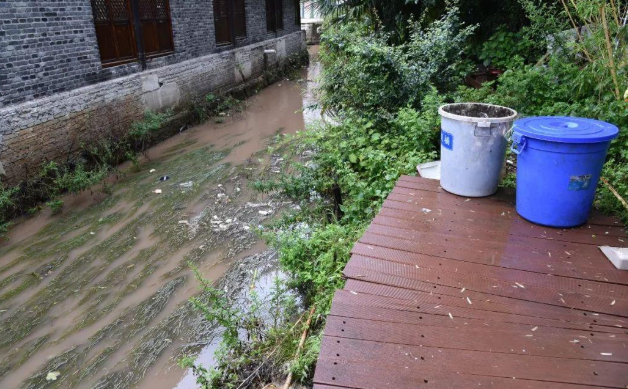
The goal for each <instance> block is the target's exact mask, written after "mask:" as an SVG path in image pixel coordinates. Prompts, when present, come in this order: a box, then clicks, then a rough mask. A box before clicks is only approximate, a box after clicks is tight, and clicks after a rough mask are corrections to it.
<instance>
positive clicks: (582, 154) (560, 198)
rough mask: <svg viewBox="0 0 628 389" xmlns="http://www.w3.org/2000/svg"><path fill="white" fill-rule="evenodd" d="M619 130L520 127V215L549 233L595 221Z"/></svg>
mask: <svg viewBox="0 0 628 389" xmlns="http://www.w3.org/2000/svg"><path fill="white" fill-rule="evenodd" d="M618 134H619V129H618V128H617V127H616V126H614V125H612V124H609V123H605V122H602V121H599V120H592V119H583V118H575V117H554V116H544V117H530V118H525V119H520V120H517V121H516V122H515V125H514V133H513V137H512V138H513V144H512V151H513V152H514V153H515V154H517V213H519V215H521V216H522V217H523V218H525V219H527V220H529V221H531V222H533V223H536V224H541V225H544V226H549V227H562V228H566V227H576V226H579V225H581V224H584V223H585V222H586V221H587V219H588V218H589V213H590V212H591V207H592V206H593V199H594V197H595V189H596V187H597V184H598V181H599V179H600V174H601V172H602V167H603V166H604V161H605V159H606V153H607V151H608V147H609V145H610V143H611V141H612V140H613V139H615V138H616V137H617V136H618Z"/></svg>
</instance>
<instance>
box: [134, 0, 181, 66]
mask: <svg viewBox="0 0 628 389" xmlns="http://www.w3.org/2000/svg"><path fill="white" fill-rule="evenodd" d="M139 14H140V15H139V16H140V17H139V19H140V25H141V28H142V35H143V37H144V52H145V53H146V55H147V56H149V57H150V56H155V55H159V54H163V53H169V52H172V51H173V50H174V45H173V43H172V23H171V22H170V8H169V7H168V0H139Z"/></svg>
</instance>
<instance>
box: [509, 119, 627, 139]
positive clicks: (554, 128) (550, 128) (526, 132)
mask: <svg viewBox="0 0 628 389" xmlns="http://www.w3.org/2000/svg"><path fill="white" fill-rule="evenodd" d="M514 130H515V132H518V133H519V134H521V135H523V136H527V137H530V138H534V139H540V140H547V141H551V142H561V143H598V142H607V141H610V140H612V139H615V138H617V136H618V135H619V129H618V128H617V126H614V125H612V124H610V123H606V122H603V121H600V120H594V119H584V118H577V117H571V116H533V117H529V118H525V119H519V120H517V121H515V125H514Z"/></svg>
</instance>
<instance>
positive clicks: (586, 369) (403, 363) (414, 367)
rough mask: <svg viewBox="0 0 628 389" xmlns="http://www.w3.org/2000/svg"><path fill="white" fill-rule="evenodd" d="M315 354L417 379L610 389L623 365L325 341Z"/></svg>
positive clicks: (622, 379) (622, 377) (618, 383)
mask: <svg viewBox="0 0 628 389" xmlns="http://www.w3.org/2000/svg"><path fill="white" fill-rule="evenodd" d="M338 341H340V343H338ZM321 352H322V353H324V355H325V356H326V357H328V358H331V359H332V360H336V361H341V363H346V364H353V363H356V362H357V363H365V364H369V365H384V366H389V367H390V368H392V369H400V368H401V369H403V370H408V371H409V372H410V373H414V374H417V375H420V374H421V373H422V372H425V371H430V372H439V373H440V374H441V375H442V376H446V375H449V374H452V373H453V374H465V375H476V376H487V377H500V378H506V379H510V380H512V379H513V377H515V378H516V379H517V380H533V381H546V380H548V377H551V378H550V379H551V380H552V381H554V382H560V383H570V384H585V385H592V386H603V387H612V388H624V387H625V386H624V385H625V384H626V370H625V369H626V366H625V365H623V364H618V363H609V362H592V361H584V360H577V359H572V360H569V359H565V360H561V361H560V362H557V361H556V359H555V358H548V357H539V356H530V355H525V356H523V355H516V354H496V353H492V352H484V351H468V350H451V349H442V348H434V347H416V346H406V345H403V346H399V345H397V344H389V343H378V342H371V341H364V340H357V339H347V338H336V337H331V336H328V337H325V338H324V339H323V342H322V345H321ZM337 355H339V357H338V356H337ZM487 361H490V363H487Z"/></svg>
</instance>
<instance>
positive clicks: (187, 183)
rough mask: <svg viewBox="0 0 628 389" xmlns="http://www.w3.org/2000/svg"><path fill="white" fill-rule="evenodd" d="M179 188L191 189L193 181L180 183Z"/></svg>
mask: <svg viewBox="0 0 628 389" xmlns="http://www.w3.org/2000/svg"><path fill="white" fill-rule="evenodd" d="M179 186H180V187H181V188H191V187H192V186H194V181H188V182H182V183H180V184H179Z"/></svg>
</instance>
